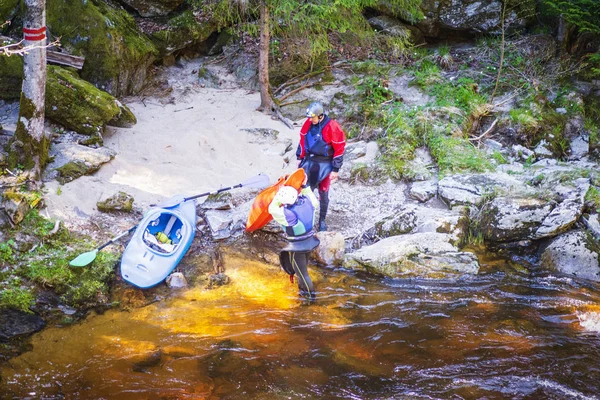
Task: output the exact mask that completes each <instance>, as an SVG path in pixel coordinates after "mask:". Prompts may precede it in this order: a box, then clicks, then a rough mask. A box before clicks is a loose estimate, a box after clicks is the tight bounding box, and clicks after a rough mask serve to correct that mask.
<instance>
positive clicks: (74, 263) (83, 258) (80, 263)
mask: <svg viewBox="0 0 600 400" xmlns="http://www.w3.org/2000/svg"><path fill="white" fill-rule="evenodd" d="M97 254H98V249H94V250H92V251H88V252H87V253H83V254H80V255H78V256H77V257H75V258H74V259H73V260H71V262H70V263H69V265H70V266H71V267H85V266H86V265H89V264H90V263H91V262H92V261H94V260H95V259H96V255H97Z"/></svg>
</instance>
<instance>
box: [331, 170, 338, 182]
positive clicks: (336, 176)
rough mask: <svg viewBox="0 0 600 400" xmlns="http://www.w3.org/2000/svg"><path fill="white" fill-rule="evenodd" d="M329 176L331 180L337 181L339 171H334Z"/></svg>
mask: <svg viewBox="0 0 600 400" xmlns="http://www.w3.org/2000/svg"><path fill="white" fill-rule="evenodd" d="M329 178H330V179H331V182H335V181H337V178H338V173H337V172H332V173H331V175H329Z"/></svg>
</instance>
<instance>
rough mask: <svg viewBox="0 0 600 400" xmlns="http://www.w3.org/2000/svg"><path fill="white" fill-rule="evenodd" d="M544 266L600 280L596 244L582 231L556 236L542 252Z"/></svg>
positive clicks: (584, 277)
mask: <svg viewBox="0 0 600 400" xmlns="http://www.w3.org/2000/svg"><path fill="white" fill-rule="evenodd" d="M541 265H543V266H544V267H545V268H548V269H550V270H555V271H559V272H562V273H564V274H567V275H573V276H576V277H578V278H583V279H589V280H593V281H596V282H599V281H600V264H599V263H598V246H597V245H595V244H594V243H592V242H591V241H590V240H589V239H588V237H587V236H586V234H585V233H584V232H583V231H572V232H568V233H565V234H564V235H561V236H558V237H556V238H555V239H554V240H552V242H551V243H550V245H549V246H548V247H547V248H546V249H545V250H544V252H543V253H542V263H541Z"/></svg>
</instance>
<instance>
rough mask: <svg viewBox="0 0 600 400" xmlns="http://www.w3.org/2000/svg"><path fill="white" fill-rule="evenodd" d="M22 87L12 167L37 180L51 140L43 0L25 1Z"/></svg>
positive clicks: (12, 145)
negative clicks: (46, 128) (46, 124)
mask: <svg viewBox="0 0 600 400" xmlns="http://www.w3.org/2000/svg"><path fill="white" fill-rule="evenodd" d="M24 3H25V7H26V11H25V19H24V21H23V47H24V48H26V49H28V50H27V51H26V52H25V53H24V54H23V73H24V78H23V87H22V91H21V100H20V108H19V119H18V121H17V128H16V131H15V135H14V137H13V140H12V142H11V145H10V149H9V163H10V166H11V167H12V168H15V167H17V166H22V167H23V168H24V169H25V170H28V172H29V174H30V178H32V179H34V180H36V181H38V180H40V178H41V172H42V168H43V167H44V165H45V164H46V162H47V161H48V148H49V145H50V139H49V138H48V137H46V135H45V133H44V117H45V114H44V102H45V96H46V1H45V0H25V1H24Z"/></svg>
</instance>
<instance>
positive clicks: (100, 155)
mask: <svg viewBox="0 0 600 400" xmlns="http://www.w3.org/2000/svg"><path fill="white" fill-rule="evenodd" d="M115 154H116V153H115V151H114V150H110V149H108V148H105V147H102V148H99V149H92V148H89V147H86V146H82V145H79V144H70V143H59V144H56V145H54V146H52V147H51V148H50V155H51V156H52V157H53V158H54V160H53V161H52V162H51V163H50V164H49V165H48V166H47V167H46V171H45V172H44V180H46V181H47V180H50V179H54V178H56V179H57V180H58V181H59V182H60V183H62V184H64V183H66V182H70V181H72V180H74V179H77V178H79V177H80V176H83V175H88V174H91V173H93V172H96V171H97V170H98V169H100V167H101V166H102V164H105V163H107V162H109V161H110V160H112V159H113V158H114V157H115Z"/></svg>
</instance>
